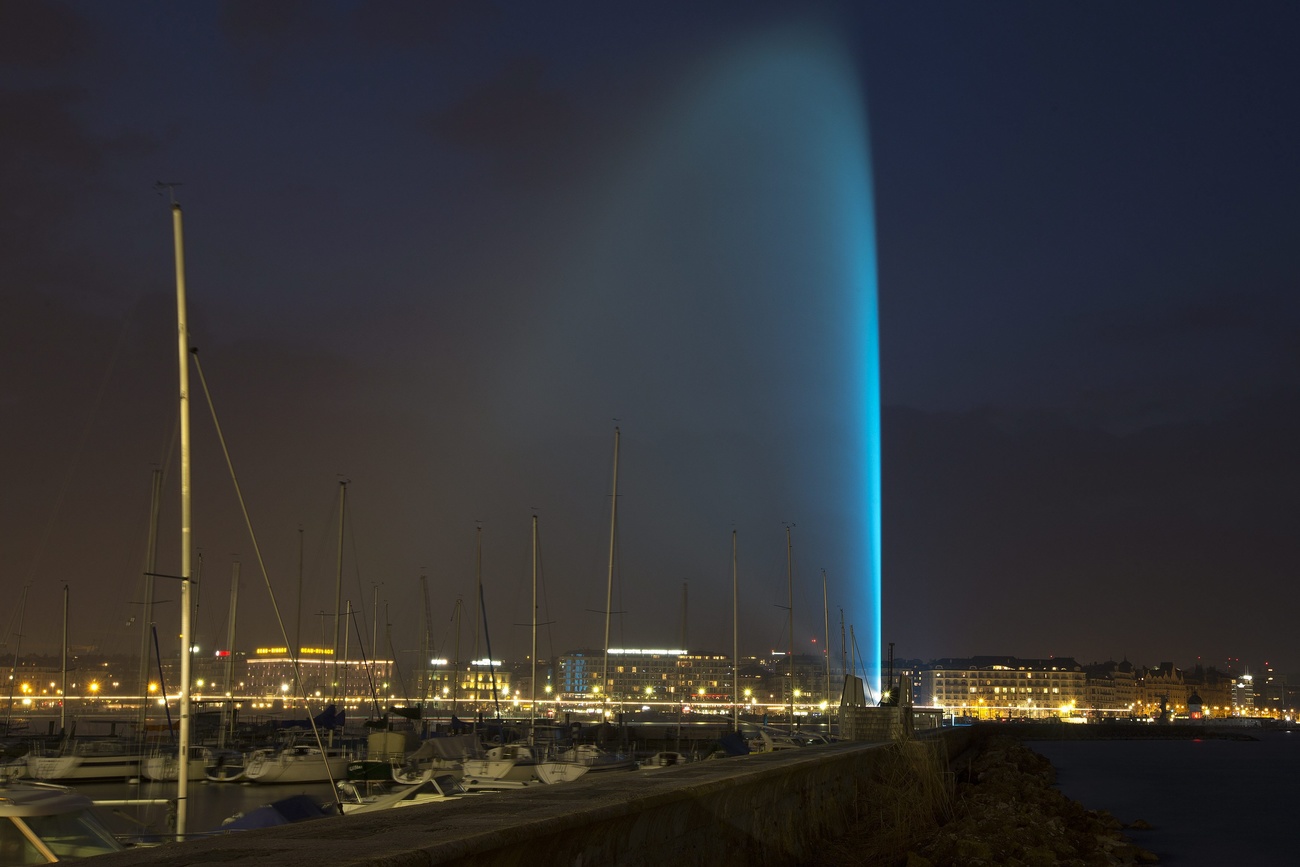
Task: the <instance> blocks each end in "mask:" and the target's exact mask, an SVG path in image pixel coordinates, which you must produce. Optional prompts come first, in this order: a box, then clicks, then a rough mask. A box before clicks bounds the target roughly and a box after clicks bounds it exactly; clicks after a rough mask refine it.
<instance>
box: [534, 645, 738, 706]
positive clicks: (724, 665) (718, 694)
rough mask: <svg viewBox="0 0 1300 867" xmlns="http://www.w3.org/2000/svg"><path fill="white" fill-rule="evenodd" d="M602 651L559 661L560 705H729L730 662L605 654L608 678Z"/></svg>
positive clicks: (660, 652) (683, 655)
mask: <svg viewBox="0 0 1300 867" xmlns="http://www.w3.org/2000/svg"><path fill="white" fill-rule="evenodd" d="M605 667H606V663H605V653H604V651H602V650H576V651H573V652H571V653H566V654H565V655H563V656H561V657H560V659H559V667H558V675H557V680H558V682H559V685H558V688H559V693H560V698H561V699H562V700H564V701H597V700H600V697H601V696H602V695H604V696H606V697H608V698H609V699H610V700H612V701H638V702H641V703H642V704H648V705H655V704H670V705H674V706H675V705H678V704H684V703H687V702H691V701H730V699H731V683H732V671H731V658H730V657H727V656H721V655H717V654H697V653H691V652H690V651H687V650H675V649H668V648H662V649H656V648H649V649H647V648H612V647H611V648H610V650H609V663H608V672H607V675H606V678H605V683H604V685H603V686H602V684H601V673H602V670H604V669H605Z"/></svg>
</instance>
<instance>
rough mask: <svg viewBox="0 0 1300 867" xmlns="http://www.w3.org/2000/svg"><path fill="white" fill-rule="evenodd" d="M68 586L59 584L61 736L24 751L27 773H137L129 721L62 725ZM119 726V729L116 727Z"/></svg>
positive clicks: (96, 776) (51, 776) (107, 776)
mask: <svg viewBox="0 0 1300 867" xmlns="http://www.w3.org/2000/svg"><path fill="white" fill-rule="evenodd" d="M67 648H68V588H67V586H66V585H65V586H64V588H63V683H64V686H65V688H64V696H65V701H63V702H60V705H59V727H60V730H62V731H63V732H64V735H63V739H62V740H61V741H60V742H59V745H58V746H57V747H56V748H54V749H53V750H48V751H47V750H45V749H43V748H41V747H39V746H38V747H36V748H34V749H32V750H31V751H29V752H28V753H27V756H26V758H25V762H26V765H27V776H28V777H30V778H31V779H34V780H63V781H67V780H76V781H78V782H81V781H86V780H113V779H125V778H127V777H134V776H136V775H137V774H139V773H140V760H141V755H140V753H139V751H138V750H137V749H136V742H135V738H133V737H128V736H127V734H128V733H129V730H130V728H131V726H130V724H129V723H125V722H122V721H118V720H88V721H87V723H88V724H94V725H96V727H97V728H102V727H103V726H107V731H102V730H101V731H96V732H94V733H92V734H91V735H85V734H83V735H80V736H79V735H77V721H76V719H74V720H73V721H72V725H71V726H68V725H66V710H67V702H66V695H67V689H66V684H67V680H68V650H67ZM119 726H121V728H122V730H121V731H119Z"/></svg>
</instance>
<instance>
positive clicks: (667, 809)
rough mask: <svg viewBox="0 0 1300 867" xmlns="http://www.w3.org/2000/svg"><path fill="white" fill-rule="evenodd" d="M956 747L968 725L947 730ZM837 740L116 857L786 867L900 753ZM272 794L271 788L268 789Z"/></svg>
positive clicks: (110, 864)
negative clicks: (890, 753) (889, 758)
mask: <svg viewBox="0 0 1300 867" xmlns="http://www.w3.org/2000/svg"><path fill="white" fill-rule="evenodd" d="M938 737H940V738H941V739H942V741H943V743H944V746H945V747H946V749H947V750H948V752H949V754H956V753H957V752H959V751H960V750H961V749H964V747H965V745H966V741H967V740H968V739H969V737H970V735H969V733H968V732H967V731H966V730H946V731H944V732H943V734H942V735H939V736H938ZM885 747H886V745H885V744H869V743H836V744H828V745H825V746H818V747H808V748H803V749H790V750H781V751H778V752H772V753H763V754H757V755H750V756H742V757H737V758H729V759H718V760H713V761H702V762H694V763H691V764H687V765H680V766H676V767H669V768H660V769H653V770H651V769H645V770H638V771H634V772H628V773H610V774H607V775H589V776H587V777H584V778H583V779H581V780H578V781H576V782H572V783H562V784H559V785H555V786H534V787H529V788H526V789H522V790H519V791H512V792H501V793H494V794H489V795H476V796H471V797H466V798H463V799H461V800H459V801H455V802H450V803H442V804H432V805H427V806H418V807H406V808H399V809H394V810H388V811H386V812H382V813H375V814H367V815H361V816H348V817H339V818H330V819H321V820H317V821H312V822H306V823H302V824H298V825H285V826H281V827H278V828H268V829H265V830H260V831H246V832H242V833H237V834H231V835H229V836H220V837H213V838H208V839H204V840H198V841H192V842H189V843H186V844H184V845H166V846H160V847H157V848H152V849H134V850H131V851H128V852H123V853H121V854H120V855H110V856H104V857H101V858H100V859H99V860H98V861H97V862H96V863H97V864H99V865H102V867H115V865H123V867H125V865H151V864H154V865H182V864H186V865H192V864H231V863H235V862H239V861H244V860H246V859H256V860H257V862H258V863H263V864H278V865H286V867H295V865H302V867H319V865H321V864H330V865H331V867H345V865H358V867H360V865H375V867H381V865H382V867H396V865H439V864H457V865H474V867H507V865H511V867H513V865H521V864H528V865H530V867H533V865H583V867H592V865H614V864H617V865H635V867H639V865H646V867H649V865H663V864H673V865H719V864H746V865H771V867H780V865H789V864H796V863H799V862H801V861H805V860H809V859H813V858H815V854H816V848H817V846H818V845H819V843H820V842H822V841H824V840H827V839H831V838H833V837H835V836H838V835H840V834H842V833H844V831H845V830H847V829H848V827H849V826H850V824H851V823H852V822H854V821H855V820H856V819H857V818H858V817H857V816H856V815H855V806H856V804H857V803H858V802H859V801H860V795H861V794H862V792H863V791H865V789H866V788H867V787H870V786H872V785H873V784H874V783H873V771H874V770H875V769H876V768H877V767H878V766H879V765H880V763H881V762H883V761H884V759H885V757H886V756H887V755H888V753H887V750H886V749H885ZM268 794H270V793H268Z"/></svg>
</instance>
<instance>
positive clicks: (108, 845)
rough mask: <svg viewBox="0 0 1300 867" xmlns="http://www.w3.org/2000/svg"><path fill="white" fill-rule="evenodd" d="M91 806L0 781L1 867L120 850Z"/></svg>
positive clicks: (56, 790)
mask: <svg viewBox="0 0 1300 867" xmlns="http://www.w3.org/2000/svg"><path fill="white" fill-rule="evenodd" d="M91 806H92V801H91V800H90V798H87V797H85V796H84V795H79V794H77V793H76V792H74V791H72V790H71V789H66V788H64V787H63V786H52V785H49V784H47V783H18V782H11V781H9V780H8V779H5V778H3V777H0V867H15V865H25V864H53V863H55V862H59V861H71V860H75V859H78V858H89V857H91V856H93V855H106V854H108V853H109V852H120V851H121V850H122V849H123V848H125V847H124V846H123V845H122V844H121V843H119V842H118V841H117V839H116V838H114V837H113V835H112V834H110V833H109V832H108V830H107V829H106V828H104V826H103V825H101V824H100V822H99V820H98V819H96V818H95V817H94V815H92V814H91V812H90V809H91Z"/></svg>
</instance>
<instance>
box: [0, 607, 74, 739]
mask: <svg viewBox="0 0 1300 867" xmlns="http://www.w3.org/2000/svg"><path fill="white" fill-rule="evenodd" d="M26 606H27V588H26V587H24V588H23V607H24V608H25V607H26ZM61 671H62V675H61V677H62V680H61V681H60V682H59V692H60V694H61V695H62V696H63V700H62V701H60V702H59V734H60V735H63V734H65V733H66V732H67V730H68V728H67V712H68V585H67V584H64V585H63V667H62V669H61ZM9 704H10V706H11V709H12V705H13V701H12V700H11V701H10V702H9ZM6 734H7V732H6Z"/></svg>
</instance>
